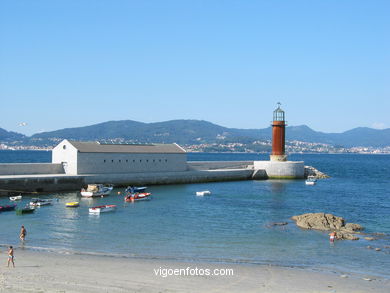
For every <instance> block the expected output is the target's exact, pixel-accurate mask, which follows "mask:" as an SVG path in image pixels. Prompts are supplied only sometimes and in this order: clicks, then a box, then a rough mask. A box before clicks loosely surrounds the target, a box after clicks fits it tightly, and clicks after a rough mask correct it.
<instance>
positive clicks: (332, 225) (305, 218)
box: [291, 213, 364, 240]
mask: <svg viewBox="0 0 390 293" xmlns="http://www.w3.org/2000/svg"><path fill="white" fill-rule="evenodd" d="M291 219H292V220H294V221H295V223H296V225H297V226H298V227H300V228H303V229H309V230H310V229H313V230H320V231H335V232H336V239H338V240H359V237H357V236H355V235H354V234H359V232H358V231H361V230H363V229H364V228H363V227H362V226H361V225H359V224H353V223H345V220H344V219H343V218H342V217H337V216H335V215H332V214H325V213H307V214H302V215H298V216H293V217H292V218H291Z"/></svg>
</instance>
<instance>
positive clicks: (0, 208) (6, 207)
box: [0, 204, 16, 212]
mask: <svg viewBox="0 0 390 293" xmlns="http://www.w3.org/2000/svg"><path fill="white" fill-rule="evenodd" d="M15 208H16V204H7V205H4V206H0V212H8V211H13V210H14V209H15Z"/></svg>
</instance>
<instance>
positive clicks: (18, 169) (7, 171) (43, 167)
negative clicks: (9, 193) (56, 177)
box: [0, 163, 65, 175]
mask: <svg viewBox="0 0 390 293" xmlns="http://www.w3.org/2000/svg"><path fill="white" fill-rule="evenodd" d="M64 173H65V172H64V168H63V167H62V164H52V163H14V164H11V163H9V164H7V163H6V164H0V175H32V174H34V175H37V174H64Z"/></svg>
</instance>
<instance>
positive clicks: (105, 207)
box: [89, 204, 116, 214]
mask: <svg viewBox="0 0 390 293" xmlns="http://www.w3.org/2000/svg"><path fill="white" fill-rule="evenodd" d="M115 209H116V205H114V204H108V205H102V206H96V207H92V208H89V213H90V214H100V213H107V212H112V211H115Z"/></svg>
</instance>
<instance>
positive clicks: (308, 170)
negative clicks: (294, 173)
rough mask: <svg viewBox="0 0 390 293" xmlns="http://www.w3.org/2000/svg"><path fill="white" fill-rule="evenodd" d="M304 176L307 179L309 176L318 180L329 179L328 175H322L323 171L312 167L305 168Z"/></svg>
mask: <svg viewBox="0 0 390 293" xmlns="http://www.w3.org/2000/svg"><path fill="white" fill-rule="evenodd" d="M304 176H305V178H307V177H308V176H312V177H315V178H317V179H325V178H329V176H328V175H326V174H325V173H322V172H321V171H319V170H317V169H316V168H314V167H312V166H305V174H304Z"/></svg>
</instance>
